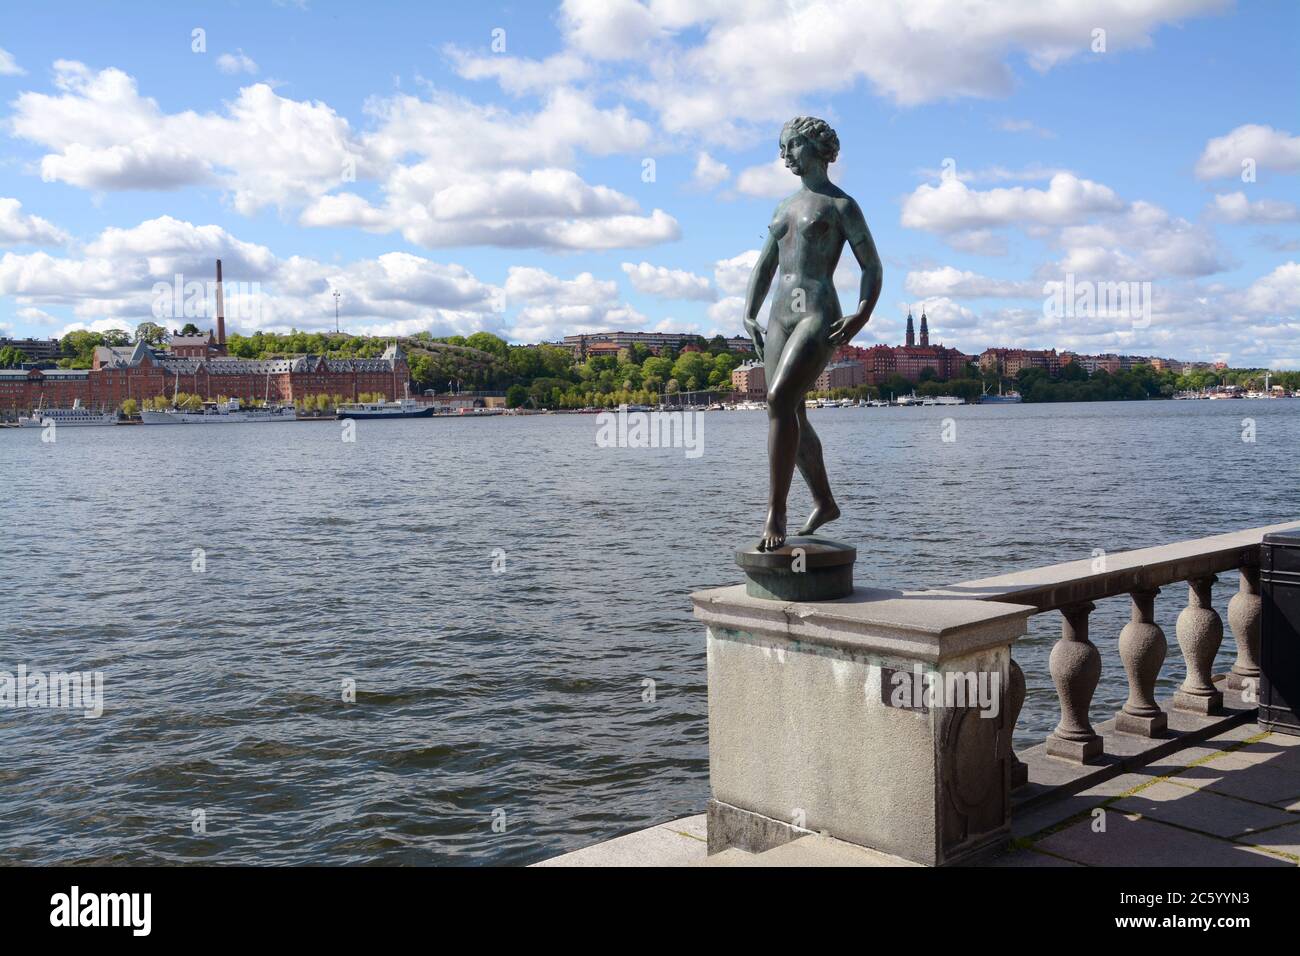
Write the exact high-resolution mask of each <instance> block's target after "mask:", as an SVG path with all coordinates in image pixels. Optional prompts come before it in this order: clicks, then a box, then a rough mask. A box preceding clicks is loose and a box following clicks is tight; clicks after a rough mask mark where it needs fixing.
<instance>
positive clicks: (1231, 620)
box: [1225, 568, 1263, 700]
mask: <svg viewBox="0 0 1300 956" xmlns="http://www.w3.org/2000/svg"><path fill="white" fill-rule="evenodd" d="M1262 611H1263V598H1261V597H1260V594H1259V568H1242V569H1241V584H1240V586H1239V589H1238V591H1237V593H1236V594H1234V595H1233V596H1232V600H1231V601H1229V602H1228V626H1229V627H1231V628H1232V639H1233V640H1234V641H1235V642H1236V644H1237V660H1236V662H1235V663H1234V664H1233V665H1232V670H1231V671H1230V672H1229V673H1228V679H1227V680H1226V681H1225V683H1226V684H1227V686H1228V687H1231V688H1232V689H1233V690H1245V689H1247V688H1250V689H1251V690H1252V691H1254V692H1255V693H1253V694H1252V695H1251V696H1253V697H1255V699H1256V700H1258V696H1257V695H1258V691H1259V619H1260V615H1261V613H1262Z"/></svg>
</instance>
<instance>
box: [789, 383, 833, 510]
mask: <svg viewBox="0 0 1300 956" xmlns="http://www.w3.org/2000/svg"><path fill="white" fill-rule="evenodd" d="M795 464H797V465H798V466H799V474H801V475H803V480H804V481H806V482H807V483H808V490H809V491H811V492H812V497H813V510H812V513H811V514H810V515H808V520H807V521H805V522H804V525H803V527H802V528H800V529H799V533H800V534H812V533H813V532H814V531H816V530H817V529H818V528H820V527H821V526H822V525H824V524H826V523H827V522H828V521H834V520H835V519H836V518H838V517H839V516H840V508H839V505H837V504H836V503H835V498H834V497H833V496H832V495H831V483H830V479H828V478H827V477H826V462H824V461H823V460H822V443H821V439H820V438H818V437H817V432H816V431H814V430H813V427H812V423H810V422H809V421H808V409H807V408H806V407H805V406H804V403H803V402H800V403H799V453H798V455H797V456H796V457H795Z"/></svg>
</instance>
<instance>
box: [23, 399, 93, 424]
mask: <svg viewBox="0 0 1300 956" xmlns="http://www.w3.org/2000/svg"><path fill="white" fill-rule="evenodd" d="M51 423H53V424H54V425H73V426H85V425H116V424H117V412H116V411H108V412H92V411H91V410H90V409H88V408H85V407H84V406H83V405H82V404H81V399H79V398H78V399H75V400H74V401H73V403H72V407H71V408H44V407H41V408H37V409H36V410H35V411H33V412H32V413H31V414H30V415H22V416H19V418H18V427H19V428H43V427H45V426H46V425H49V424H51Z"/></svg>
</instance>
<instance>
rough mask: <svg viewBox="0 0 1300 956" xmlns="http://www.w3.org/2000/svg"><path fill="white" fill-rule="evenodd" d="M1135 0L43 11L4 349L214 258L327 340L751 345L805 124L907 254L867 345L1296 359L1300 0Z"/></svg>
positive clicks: (4, 260)
mask: <svg viewBox="0 0 1300 956" xmlns="http://www.w3.org/2000/svg"><path fill="white" fill-rule="evenodd" d="M1133 6H1134V5H1132V4H1126V3H1120V2H1113V3H1111V2H1093V3H1078V4H1063V5H1055V6H1052V7H1050V8H1049V7H1048V6H1047V5H1039V4H1020V3H1008V4H988V5H985V6H978V5H976V6H971V5H961V4H953V5H952V6H951V7H950V8H948V9H946V10H930V9H929V8H920V7H917V6H916V5H915V4H914V3H911V2H909V0H881V2H880V3H879V4H878V7H879V11H878V12H879V14H880V15H879V16H875V17H863V16H862V15H861V12H860V7H857V6H856V5H855V4H852V3H848V2H839V0H835V2H816V3H787V2H778V0H772V2H769V3H764V2H752V3H745V4H736V5H734V8H732V9H723V8H722V7H714V6H712V5H709V4H699V5H695V6H693V7H683V6H681V5H677V4H671V3H638V2H634V0H570V2H566V3H563V4H561V5H559V6H556V7H554V8H542V7H541V5H531V4H527V5H509V6H506V5H492V4H481V5H476V6H474V7H473V8H472V9H466V8H463V7H459V6H452V7H448V8H446V9H436V10H435V9H431V8H428V7H421V6H415V5H411V6H403V7H396V8H394V7H387V6H385V7H357V6H356V5H350V4H344V3H325V2H305V3H301V4H263V5H250V6H248V7H233V8H232V7H227V6H225V5H216V4H213V5H209V6H198V7H192V8H185V9H179V8H176V7H175V6H169V5H167V4H163V3H161V2H148V3H140V4H132V5H131V6H130V7H128V8H124V9H115V10H106V9H104V8H102V7H100V6H99V5H96V4H91V3H51V4H47V5H45V6H42V7H36V8H32V9H30V10H28V11H26V12H25V13H24V16H23V17H22V18H11V20H12V21H13V22H11V23H9V24H7V25H6V30H5V31H4V34H3V35H2V36H0V102H2V103H3V106H0V163H3V165H4V167H5V168H6V170H7V175H6V176H5V181H4V183H3V185H0V336H9V337H19V338H25V337H35V338H48V337H51V336H59V335H62V334H63V333H65V332H67V331H68V330H70V329H73V328H90V329H96V330H103V329H107V328H123V329H126V330H128V331H130V330H133V329H134V328H135V326H136V325H137V324H139V323H140V322H142V321H157V322H158V323H159V324H161V325H163V326H165V327H166V328H168V329H171V328H179V327H181V326H182V325H184V324H185V322H186V321H190V319H188V318H187V317H186V316H184V315H175V314H167V315H162V316H158V315H155V314H154V308H155V306H156V305H157V303H158V300H159V293H158V292H157V287H158V286H159V285H162V286H164V287H170V286H173V284H174V283H175V279H176V277H177V276H182V277H183V280H184V282H191V281H193V282H197V283H208V282H210V281H211V279H212V261H213V260H214V259H216V258H218V257H220V258H222V259H223V260H224V262H225V270H226V279H227V282H228V284H231V285H232V287H233V286H234V284H236V283H237V284H239V285H238V289H239V290H240V293H239V295H236V296H232V297H231V299H230V301H229V302H228V305H227V316H228V318H227V324H228V326H229V331H230V332H237V333H241V334H248V333H251V332H253V331H256V330H258V329H265V330H268V331H281V332H283V331H288V330H289V329H290V328H297V329H300V330H306V331H322V332H323V331H330V330H332V329H333V328H334V323H335V306H336V299H335V297H334V295H333V293H334V292H335V291H338V292H339V293H340V297H339V300H338V303H337V304H338V306H339V310H340V314H341V322H342V324H343V327H344V328H347V329H351V330H352V331H354V332H356V333H357V334H371V335H387V336H398V335H410V334H413V333H415V332H419V331H428V332H430V333H432V334H434V335H438V336H445V335H454V334H460V335H467V334H471V333H473V332H475V331H488V332H492V333H494V334H497V335H500V336H502V337H504V338H506V339H507V340H509V341H512V342H537V341H558V340H561V339H562V338H563V337H564V336H565V335H567V334H575V333H581V332H594V331H600V330H606V329H611V330H612V329H621V330H626V331H662V332H669V331H672V332H692V333H698V334H700V335H703V336H705V337H706V338H710V337H712V336H713V335H715V334H721V335H723V336H726V337H729V338H730V337H734V336H737V335H740V334H742V329H741V322H740V319H741V310H742V306H743V296H744V288H745V284H746V282H747V279H748V274H749V270H750V268H751V266H752V264H753V262H754V258H755V255H756V250H757V248H758V245H759V243H760V241H761V239H762V236H763V234H764V232H765V229H766V226H767V223H768V221H769V219H770V216H771V213H772V209H773V207H774V206H775V204H776V202H777V201H778V200H779V198H780V197H782V196H784V195H786V194H788V193H789V192H792V191H793V190H794V188H795V187H796V185H797V181H796V180H795V179H794V177H792V176H791V175H790V174H789V173H788V172H787V171H786V170H784V169H783V168H781V167H780V166H779V164H778V163H777V162H776V137H777V133H778V132H779V130H780V127H781V124H782V122H783V121H784V120H786V119H788V118H789V117H791V116H793V115H796V114H799V113H807V114H814V115H819V116H823V117H825V118H826V119H827V120H828V121H829V122H830V123H831V124H832V125H833V126H834V127H835V128H836V129H837V131H838V133H839V136H840V139H841V143H842V146H843V149H842V154H841V158H840V161H839V162H838V163H837V164H836V165H835V166H834V167H832V170H831V177H832V179H834V180H835V181H837V182H839V183H841V184H843V185H844V187H845V188H846V189H847V190H848V191H850V192H851V193H852V194H853V195H854V196H855V197H857V198H858V200H859V202H860V204H861V205H862V207H863V210H864V213H865V215H866V217H867V220H868V223H869V225H870V226H871V229H872V231H873V233H874V235H875V239H876V242H877V244H878V246H879V248H880V251H881V254H882V257H883V259H884V262H885V289H884V293H883V295H882V297H881V301H880V305H879V307H878V308H877V312H876V316H875V317H874V318H873V320H872V322H871V323H870V324H869V325H868V326H867V328H866V329H865V330H864V331H863V332H862V333H861V334H860V335H859V336H858V337H857V339H856V340H855V342H854V344H855V345H858V346H862V347H870V346H871V345H874V344H879V343H886V344H891V345H892V344H896V343H900V342H903V341H904V336H905V331H904V324H905V316H906V314H907V312H908V310H909V309H911V310H912V311H913V312H914V314H915V315H916V316H917V317H918V318H919V316H920V314H921V312H922V311H923V310H924V311H926V312H927V313H928V316H929V324H930V333H931V334H930V341H931V343H932V344H935V345H938V344H943V345H945V346H948V347H950V348H956V349H959V350H961V351H962V352H965V353H967V354H979V353H980V352H982V351H983V350H984V349H986V348H989V347H994V346H996V347H1010V348H1026V349H1050V348H1056V349H1059V350H1062V351H1065V350H1068V351H1072V352H1077V353H1080V354H1087V355H1099V354H1117V355H1124V354H1131V355H1149V356H1158V357H1168V358H1175V359H1178V360H1181V361H1188V362H1192V361H1215V360H1222V361H1224V362H1226V363H1227V364H1228V365H1230V366H1233V367H1264V368H1279V369H1282V368H1300V206H1297V203H1296V196H1297V192H1298V190H1297V188H1296V187H1297V176H1298V175H1300V129H1297V128H1296V124H1297V119H1296V116H1297V110H1296V91H1295V76H1294V74H1295V63H1296V62H1297V61H1300V7H1297V6H1296V5H1295V4H1290V3H1275V2H1265V0H1247V2H1239V3H1231V2H1226V0H1155V2H1152V3H1149V4H1145V5H1141V8H1140V9H1136V10H1135V9H1130V8H1131V7H1133ZM927 11H928V12H927ZM847 259H848V260H849V261H842V262H841V265H840V269H839V271H838V272H837V276H836V284H837V287H838V288H839V291H840V296H841V300H842V301H843V302H844V303H845V306H846V307H849V306H851V305H852V304H853V300H854V299H855V297H856V287H857V275H856V268H855V267H853V265H852V262H851V260H852V257H851V256H849V257H847ZM241 299H242V300H243V301H241ZM765 317H766V310H765V311H764V321H765ZM194 321H196V324H198V325H199V326H201V327H204V328H206V327H207V325H205V322H204V321H203V320H201V319H200V320H194ZM207 321H208V324H211V320H210V319H209V320H207Z"/></svg>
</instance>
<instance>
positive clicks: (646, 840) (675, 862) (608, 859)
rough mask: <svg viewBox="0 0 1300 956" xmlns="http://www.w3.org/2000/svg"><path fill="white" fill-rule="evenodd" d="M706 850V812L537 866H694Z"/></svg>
mask: <svg viewBox="0 0 1300 956" xmlns="http://www.w3.org/2000/svg"><path fill="white" fill-rule="evenodd" d="M706 855H707V853H706V844H705V835H704V814H702V813H700V814H697V815H696V816H693V817H684V818H682V819H681V820H674V821H673V822H671V823H661V824H659V825H658V826H655V827H650V828H649V829H646V830H639V831H637V832H636V833H629V834H627V835H626V836H621V837H615V838H614V839H612V840H606V841H605V842H604V843H597V844H596V845H595V846H589V847H584V848H583V849H581V850H575V851H573V852H572V853H565V854H564V855H563V856H557V857H552V858H551V859H549V860H543V861H542V862H540V863H534V864H533V866H546V867H549V866H690V865H692V864H694V863H698V862H703V860H704V858H705V856H706Z"/></svg>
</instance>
